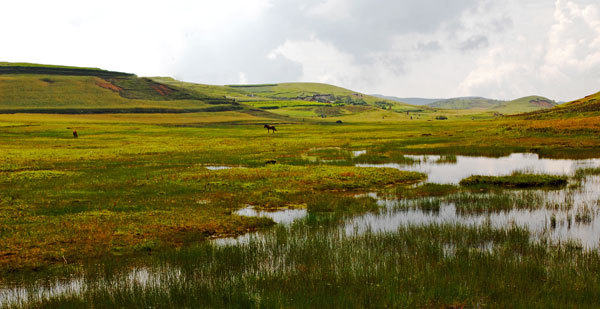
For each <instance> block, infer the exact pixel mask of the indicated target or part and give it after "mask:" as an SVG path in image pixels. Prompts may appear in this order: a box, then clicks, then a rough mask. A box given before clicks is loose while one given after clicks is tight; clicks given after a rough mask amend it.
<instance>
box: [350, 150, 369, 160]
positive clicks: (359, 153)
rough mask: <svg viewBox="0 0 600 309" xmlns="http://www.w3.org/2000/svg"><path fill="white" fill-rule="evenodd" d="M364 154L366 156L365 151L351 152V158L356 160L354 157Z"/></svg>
mask: <svg viewBox="0 0 600 309" xmlns="http://www.w3.org/2000/svg"><path fill="white" fill-rule="evenodd" d="M364 154H367V151H366V150H356V151H352V156H353V157H355V158H356V157H360V156H362V155H364Z"/></svg>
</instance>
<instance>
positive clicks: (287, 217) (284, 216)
mask: <svg viewBox="0 0 600 309" xmlns="http://www.w3.org/2000/svg"><path fill="white" fill-rule="evenodd" d="M235 214H236V215H239V216H246V217H267V218H271V219H272V220H273V221H275V223H283V224H288V223H292V222H294V221H295V220H296V219H300V218H303V217H305V216H306V214H307V212H306V209H282V210H276V211H265V210H256V209H254V208H253V207H246V208H242V209H240V210H238V211H236V212H235Z"/></svg>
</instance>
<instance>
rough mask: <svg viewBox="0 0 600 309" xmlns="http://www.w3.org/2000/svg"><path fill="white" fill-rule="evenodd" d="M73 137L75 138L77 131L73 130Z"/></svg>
mask: <svg viewBox="0 0 600 309" xmlns="http://www.w3.org/2000/svg"><path fill="white" fill-rule="evenodd" d="M73 137H74V138H77V131H75V130H73Z"/></svg>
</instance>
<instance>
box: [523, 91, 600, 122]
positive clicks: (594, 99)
mask: <svg viewBox="0 0 600 309" xmlns="http://www.w3.org/2000/svg"><path fill="white" fill-rule="evenodd" d="M599 115H600V92H598V93H595V94H591V95H588V96H586V97H584V98H581V99H579V100H575V101H572V102H568V103H565V104H561V105H557V106H555V107H553V108H550V109H544V110H538V111H534V112H530V113H527V114H523V116H526V117H527V118H528V119H538V118H572V117H594V116H599Z"/></svg>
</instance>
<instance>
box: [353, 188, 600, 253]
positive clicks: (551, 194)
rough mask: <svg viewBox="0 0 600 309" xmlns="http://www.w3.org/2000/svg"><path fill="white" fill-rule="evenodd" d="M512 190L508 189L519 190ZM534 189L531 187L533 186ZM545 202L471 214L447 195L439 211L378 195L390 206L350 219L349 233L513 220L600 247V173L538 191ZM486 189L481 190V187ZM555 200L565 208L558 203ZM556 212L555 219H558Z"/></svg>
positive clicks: (535, 232)
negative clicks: (582, 216) (577, 184)
mask: <svg viewBox="0 0 600 309" xmlns="http://www.w3.org/2000/svg"><path fill="white" fill-rule="evenodd" d="M519 193H520V192H519V191H511V192H509V193H508V194H514V195H517V194H519ZM529 193H531V192H529ZM533 193H535V194H538V195H539V196H540V197H541V200H542V201H543V203H544V205H542V206H541V207H540V208H539V209H535V210H527V209H512V210H509V211H489V212H485V213H481V214H469V213H464V212H461V211H460V210H459V209H457V205H456V204H455V203H453V202H448V201H445V199H443V198H442V202H441V203H440V208H439V211H428V210H421V209H419V208H418V203H419V202H420V201H419V200H395V199H381V198H380V199H378V203H379V204H380V205H381V206H384V208H383V209H382V210H381V211H380V212H379V213H375V214H366V215H363V216H358V217H354V218H352V219H350V220H348V221H346V222H345V223H344V226H343V229H344V231H345V233H346V234H348V235H352V234H354V233H357V232H358V233H364V232H366V231H371V232H392V231H395V230H397V229H398V228H399V227H402V226H410V225H413V226H414V225H429V224H461V225H467V226H480V225H484V224H489V225H491V226H492V227H495V228H503V227H507V226H511V225H517V226H520V227H526V228H527V229H528V230H529V231H530V232H531V233H532V236H533V237H534V239H533V240H540V239H545V238H548V239H550V240H552V241H553V242H564V241H575V242H578V243H580V244H581V245H582V246H583V247H584V248H586V249H597V248H598V247H599V240H600V216H598V208H599V205H598V203H599V201H600V177H590V178H588V179H587V180H586V181H585V182H584V184H582V187H581V188H578V189H575V190H573V189H563V190H556V191H541V190H540V191H535V192H533ZM480 194H481V193H480ZM554 205H559V206H561V205H562V206H563V207H564V208H563V209H554ZM585 209H587V211H589V213H588V214H589V215H590V217H589V221H585V220H583V221H578V220H577V214H578V213H581V212H582V211H585ZM553 218H554V219H553Z"/></svg>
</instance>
